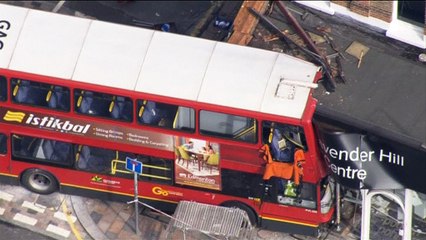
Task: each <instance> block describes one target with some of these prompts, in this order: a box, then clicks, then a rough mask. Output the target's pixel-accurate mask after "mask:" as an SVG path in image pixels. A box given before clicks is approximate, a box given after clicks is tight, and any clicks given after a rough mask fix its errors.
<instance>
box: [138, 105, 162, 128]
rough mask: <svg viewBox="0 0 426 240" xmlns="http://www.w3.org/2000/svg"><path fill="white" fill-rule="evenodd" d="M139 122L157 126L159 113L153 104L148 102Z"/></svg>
mask: <svg viewBox="0 0 426 240" xmlns="http://www.w3.org/2000/svg"><path fill="white" fill-rule="evenodd" d="M139 119H140V122H142V123H145V124H150V125H157V123H158V122H159V121H160V112H159V109H158V108H157V106H156V103H155V102H152V101H148V102H147V103H146V105H145V109H144V111H143V113H142V116H141V117H140V118H139Z"/></svg>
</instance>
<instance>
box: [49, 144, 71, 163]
mask: <svg viewBox="0 0 426 240" xmlns="http://www.w3.org/2000/svg"><path fill="white" fill-rule="evenodd" d="M42 149H43V154H44V158H45V159H46V160H50V161H55V162H66V161H67V159H68V156H69V153H70V150H71V144H69V143H64V142H58V141H54V140H44V141H43V144H42Z"/></svg>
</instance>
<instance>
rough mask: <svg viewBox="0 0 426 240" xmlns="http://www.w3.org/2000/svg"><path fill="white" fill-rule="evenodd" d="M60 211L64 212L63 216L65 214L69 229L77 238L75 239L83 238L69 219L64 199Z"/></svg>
mask: <svg viewBox="0 0 426 240" xmlns="http://www.w3.org/2000/svg"><path fill="white" fill-rule="evenodd" d="M62 212H63V213H64V214H65V216H67V222H68V225H70V228H71V231H72V233H73V234H74V236H75V237H76V238H77V240H83V238H81V235H80V232H79V231H78V230H77V228H76V227H75V225H74V223H73V221H72V219H71V216H70V213H69V212H68V208H67V204H66V199H64V200H63V201H62Z"/></svg>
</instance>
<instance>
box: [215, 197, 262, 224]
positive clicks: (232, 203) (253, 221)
mask: <svg viewBox="0 0 426 240" xmlns="http://www.w3.org/2000/svg"><path fill="white" fill-rule="evenodd" d="M221 206H223V207H235V208H239V209H241V210H243V211H244V212H246V213H247V216H248V218H249V220H250V223H251V225H252V226H253V227H255V226H258V225H259V216H258V215H257V213H256V211H255V210H254V209H253V208H252V207H250V206H248V205H247V204H245V203H242V202H239V201H226V202H223V203H222V204H221Z"/></svg>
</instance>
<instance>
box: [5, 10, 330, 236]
mask: <svg viewBox="0 0 426 240" xmlns="http://www.w3.org/2000/svg"><path fill="white" fill-rule="evenodd" d="M0 31H1V32H0V33H1V34H0V41H1V42H0V44H1V45H0V179H1V180H2V181H3V182H7V183H11V184H20V185H22V186H24V187H26V188H27V189H29V190H31V191H33V192H36V193H40V194H50V193H53V192H55V191H61V192H64V193H69V194H77V195H84V196H92V197H102V198H103V199H111V200H119V201H125V200H129V199H132V198H133V193H134V184H133V173H132V172H130V171H129V170H127V169H126V159H136V160H138V161H140V162H142V164H143V169H142V173H141V174H139V176H138V181H139V182H138V184H139V185H138V189H139V195H138V197H139V199H140V200H141V201H143V202H145V203H149V204H151V205H153V206H155V207H158V208H161V209H163V210H173V209H174V208H175V207H176V205H177V204H178V203H179V201H181V200H192V201H196V202H201V203H208V204H214V205H221V206H229V207H238V208H241V209H243V210H245V211H246V212H247V214H248V216H249V218H250V221H251V222H252V223H253V224H257V225H258V226H261V227H264V228H266V229H271V230H279V231H288V232H293V233H302V234H312V235H314V234H317V231H318V229H319V228H320V227H321V226H322V225H324V224H327V223H329V222H330V221H331V219H332V216H333V213H334V207H333V204H332V202H333V201H332V200H333V199H332V195H333V194H332V192H333V184H332V182H331V181H329V178H328V174H327V171H326V168H325V166H324V163H323V162H322V160H321V158H320V154H319V149H318V146H317V140H316V137H315V133H314V129H313V126H312V123H311V119H312V116H313V113H314V110H315V106H316V100H315V99H313V98H312V96H311V90H312V88H313V87H315V85H316V84H315V82H316V81H317V80H318V79H319V78H320V76H321V72H320V69H319V68H318V67H317V66H315V65H313V64H311V63H309V62H306V61H303V60H300V59H297V58H294V57H291V56H288V55H285V54H282V53H277V52H271V51H266V50H261V49H255V48H249V47H244V46H238V45H232V44H227V43H222V42H215V41H210V40H203V39H198V38H193V37H188V36H182V35H177V34H171V33H165V32H160V31H153V30H148V29H141V28H135V27H130V26H124V25H118V24H112V23H106V22H102V21H97V20H90V19H83V18H76V17H71V16H65V15H59V14H53V13H48V12H43V11H37V10H29V9H25V8H19V7H12V6H8V5H3V4H0Z"/></svg>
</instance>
